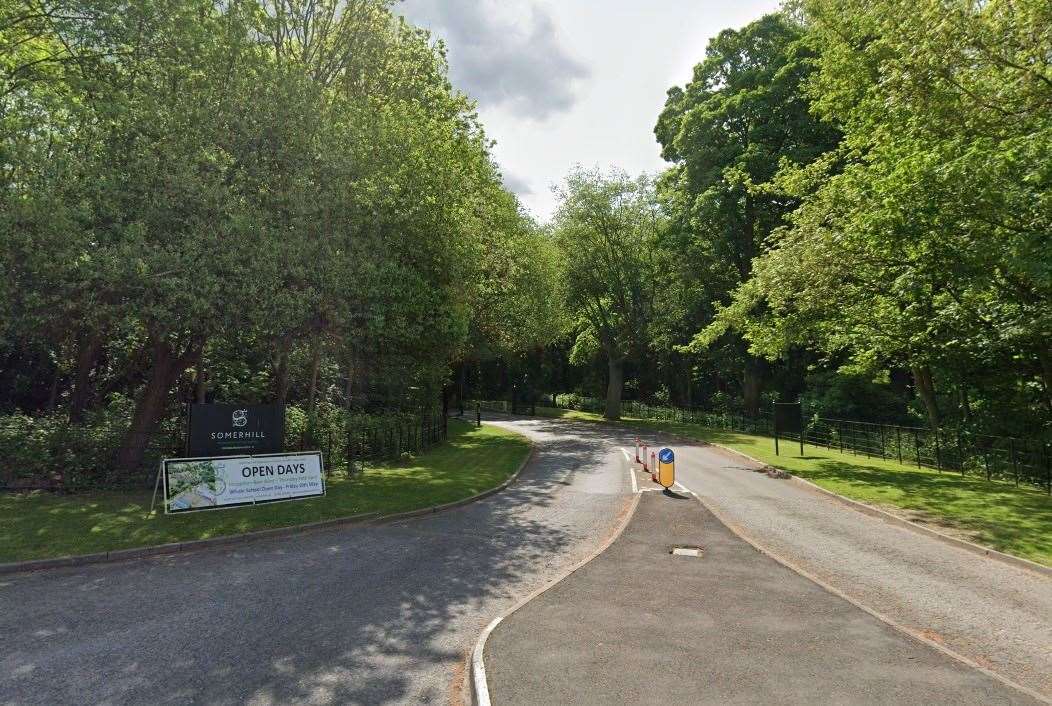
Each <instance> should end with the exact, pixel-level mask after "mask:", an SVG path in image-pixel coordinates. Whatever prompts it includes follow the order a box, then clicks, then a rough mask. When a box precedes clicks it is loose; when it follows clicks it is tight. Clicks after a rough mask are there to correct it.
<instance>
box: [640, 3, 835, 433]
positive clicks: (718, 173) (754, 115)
mask: <svg viewBox="0 0 1052 706" xmlns="http://www.w3.org/2000/svg"><path fill="white" fill-rule="evenodd" d="M802 36H803V29H802V28H801V27H800V26H798V25H797V24H796V23H795V22H793V21H792V20H790V19H788V18H787V17H786V16H785V15H782V14H772V15H767V16H765V17H763V18H762V19H760V20H757V21H756V22H753V23H751V24H749V25H747V26H746V27H744V28H742V29H741V30H724V31H723V32H721V33H720V34H719V35H717V36H716V37H715V38H714V39H713V40H712V41H710V42H709V45H708V48H707V49H706V52H705V53H706V56H705V60H704V61H703V62H701V63H700V64H698V65H697V66H696V67H695V69H694V76H693V79H692V80H691V82H690V83H688V84H687V85H686V86H685V87H684V88H678V87H676V88H672V89H671V90H670V91H669V93H668V100H667V102H666V105H665V109H664V111H663V112H662V114H661V116H660V118H659V120H658V124H657V127H656V128H655V133H656V134H657V138H658V141H659V142H660V143H661V146H662V155H663V156H664V158H665V159H666V160H667V161H669V162H672V163H673V164H674V166H673V167H672V168H671V169H670V170H669V171H668V173H667V174H665V175H664V177H663V179H662V186H663V189H664V190H665V191H666V192H668V196H667V197H666V198H667V200H668V202H669V203H670V205H671V206H673V207H674V208H675V209H676V211H675V212H674V213H673V218H674V219H675V222H676V223H677V224H678V226H679V227H680V228H681V229H682V230H683V231H684V235H683V237H682V238H681V240H680V246H681V248H682V249H683V250H684V251H685V252H686V253H689V257H691V258H692V259H694V260H703V259H707V260H709V261H710V262H712V263H713V264H712V265H710V266H709V267H706V268H705V269H706V270H708V271H707V272H706V276H708V277H710V278H711V279H710V281H709V282H708V283H707V285H708V286H709V288H710V289H712V290H715V291H714V293H715V294H717V295H718V299H719V300H721V301H724V302H725V301H726V300H727V298H728V295H729V292H730V291H731V290H733V288H734V287H735V286H737V285H738V284H740V283H742V282H745V281H747V280H748V279H749V277H750V276H751V273H752V267H753V260H754V258H756V257H757V256H758V255H759V254H760V253H761V252H763V249H764V248H765V241H766V239H767V237H768V236H769V235H770V233H771V232H772V231H773V230H774V229H775V228H777V227H778V226H779V225H781V224H782V223H783V219H784V217H785V215H786V214H787V213H788V212H789V211H791V210H792V208H793V205H794V201H793V199H791V198H789V197H787V195H786V194H784V193H781V192H778V191H775V190H771V189H768V188H765V185H766V184H768V183H769V182H770V181H771V179H772V178H773V177H774V175H775V173H776V172H777V170H778V167H779V165H780V164H782V163H783V162H788V163H792V164H807V163H809V162H811V161H813V160H814V159H815V158H816V157H818V156H819V155H821V154H823V153H824V152H826V151H827V150H829V149H830V148H831V147H833V146H834V145H835V144H836V140H837V135H836V132H835V131H834V130H832V129H831V128H830V127H829V126H828V125H826V124H824V123H822V122H821V121H819V120H817V119H816V118H814V117H813V116H812V115H811V113H810V110H809V103H808V101H807V100H806V98H805V97H804V95H803V92H802V90H801V86H802V84H803V83H804V82H805V81H806V80H807V78H808V76H809V75H810V73H811V70H812V69H811V63H812V60H813V58H814V55H813V53H812V52H810V51H809V50H808V49H807V47H806V46H805V45H804V44H802V43H801V41H800V40H801V37H802ZM765 368H766V366H765V364H764V362H763V360H762V359H761V358H760V357H758V356H755V355H751V354H747V355H745V357H744V365H743V371H742V393H743V397H744V400H745V407H746V409H747V410H748V411H749V412H750V413H753V414H755V413H756V412H757V411H758V408H759V402H760V392H761V390H762V384H763V376H764V373H765Z"/></svg>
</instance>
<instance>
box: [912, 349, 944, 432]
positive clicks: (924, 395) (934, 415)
mask: <svg viewBox="0 0 1052 706" xmlns="http://www.w3.org/2000/svg"><path fill="white" fill-rule="evenodd" d="M910 370H911V371H912V372H913V384H914V386H915V387H916V388H917V395H918V396H919V397H920V398H921V402H922V403H923V404H924V410H925V411H926V412H927V413H928V424H929V425H930V426H931V428H932V430H933V431H938V429H939V406H938V404H936V401H935V383H934V382H932V378H931V368H930V367H928V366H927V365H914V366H912V367H911V368H910Z"/></svg>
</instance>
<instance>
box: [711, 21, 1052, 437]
mask: <svg viewBox="0 0 1052 706" xmlns="http://www.w3.org/2000/svg"><path fill="white" fill-rule="evenodd" d="M801 6H802V10H803V12H804V14H805V17H806V18H807V20H808V22H809V26H810V28H811V39H810V41H811V43H812V44H813V45H814V46H815V47H816V50H817V51H818V55H819V58H818V59H817V61H816V67H817V72H816V74H815V78H814V81H813V82H812V83H811V84H810V87H809V89H808V90H809V93H810V97H811V100H812V101H813V103H814V105H815V106H816V109H817V110H818V111H819V112H820V114H821V115H823V116H824V117H825V118H826V119H828V120H829V121H832V122H835V123H836V124H837V125H838V126H839V128H840V129H841V130H843V132H844V134H845V141H844V144H843V145H842V147H841V148H840V150H839V151H838V152H837V153H836V154H832V155H830V156H829V158H827V159H826V160H823V161H822V162H821V163H818V164H816V165H814V168H810V169H787V170H785V172H784V173H783V174H782V175H781V176H780V177H779V182H781V184H782V185H783V187H784V189H785V190H786V191H788V192H790V193H794V194H795V195H796V196H797V197H798V198H800V199H801V200H802V206H801V207H800V208H799V210H797V211H796V212H795V213H794V214H793V215H792V217H791V218H790V221H791V227H790V228H788V229H786V230H785V231H783V232H781V233H779V234H777V236H776V238H775V245H774V247H773V249H771V251H770V252H768V253H767V254H765V255H764V256H762V257H761V258H760V259H759V260H757V261H756V266H755V271H756V276H755V281H754V282H752V283H749V284H748V285H746V286H744V287H742V288H741V289H740V290H739V291H738V292H737V294H736V295H735V302H734V304H733V305H732V306H731V307H730V308H729V309H728V310H727V311H726V312H725V313H724V315H723V316H722V317H721V318H722V319H723V322H724V323H730V322H734V323H732V325H736V326H738V327H739V328H740V329H743V330H745V331H746V337H747V338H748V339H749V340H750V341H751V343H752V345H753V347H754V348H755V349H757V350H761V351H764V352H766V353H767V354H769V355H777V354H778V353H779V351H782V350H785V348H786V346H788V345H792V344H793V343H800V342H806V343H808V344H810V345H813V346H814V347H816V348H819V349H821V350H824V351H826V352H827V353H829V354H830V355H848V356H849V357H850V359H851V360H852V362H853V364H854V365H856V366H860V367H862V368H869V369H872V368H874V367H881V366H884V367H887V366H895V365H905V366H908V367H909V368H910V369H911V370H912V372H913V379H914V389H915V390H916V392H917V394H918V396H919V397H920V399H921V401H922V402H923V405H924V408H925V412H926V415H927V418H928V421H929V424H930V425H931V426H932V427H933V428H937V427H938V426H939V425H940V423H941V421H942V416H943V413H944V410H942V409H940V405H939V403H938V400H937V380H939V379H940V378H941V379H942V380H943V384H944V385H945V384H948V385H953V386H954V387H955V388H957V390H958V392H959V393H960V394H959V395H958V399H959V401H958V404H959V405H960V406H961V408H962V410H961V415H962V417H964V418H967V417H968V416H970V415H969V404H968V401H967V394H966V393H967V388H968V386H969V384H970V383H971V382H972V381H979V388H980V389H979V393H980V394H981V395H982V396H983V397H984V398H986V399H987V400H988V401H991V400H992V398H993V396H994V390H996V389H997V387H998V386H1002V385H1003V386H1005V387H1007V388H1009V389H1014V390H1017V391H1020V390H1021V391H1024V392H1023V394H1022V395H1019V394H1014V395H1013V396H1014V398H1015V400H1014V402H1013V404H1012V405H1011V407H1010V409H1011V416H1012V417H1017V416H1018V415H1019V414H1020V413H1021V412H1025V410H1026V409H1027V408H1032V407H1033V405H1034V403H1035V401H1036V400H1035V397H1034V396H1031V393H1029V392H1026V391H1027V390H1041V393H1040V397H1038V399H1041V398H1043V402H1042V404H1043V405H1044V407H1045V410H1046V412H1045V415H1044V417H1045V419H1046V420H1047V418H1048V416H1047V414H1048V412H1049V411H1052V397H1050V396H1049V390H1050V389H1052V387H1050V385H1052V380H1050V378H1049V377H1048V370H1049V367H1048V359H1049V353H1048V351H1049V347H1048V341H1049V340H1050V338H1052V319H1050V311H1052V306H1050V305H1049V304H1050V301H1052V257H1050V254H1049V250H1048V247H1047V237H1048V232H1049V231H1050V229H1052V221H1050V215H1049V214H1050V213H1052V211H1050V210H1049V208H1048V204H1049V203H1050V198H1052V197H1050V194H1052V178H1050V172H1049V170H1048V159H1047V155H1048V153H1049V150H1050V148H1052V119H1050V117H1049V116H1050V113H1049V110H1048V106H1049V105H1052V67H1050V64H1049V60H1048V52H1047V48H1048V46H1049V45H1050V44H1052V34H1050V32H1052V30H1050V24H1052V23H1050V20H1052V14H1050V13H1052V9H1050V7H1049V5H1048V3H1043V2H1025V1H1024V2H1011V3H1009V2H994V3H984V4H982V5H977V4H973V3H967V2H954V3H949V4H947V3H941V2H934V1H933V2H922V3H921V4H919V5H918V4H916V3H912V4H909V5H907V4H906V3H905V2H900V1H898V0H878V2H872V3H871V2H861V1H855V0H813V1H812V0H808V1H806V2H803V3H802V4H801ZM721 325H722V324H719V323H718V324H717V326H716V327H715V328H714V329H713V330H710V331H708V332H707V334H706V335H707V336H708V337H709V338H711V337H712V335H715V334H716V333H717V332H718V330H719V327H720V326H721ZM1005 376H1008V377H1010V379H1009V380H1006V381H1005V382H1001V380H1002V379H1003V378H1004V377H1005ZM1034 383H1036V384H1034ZM991 411H992V410H991ZM1006 411H1007V410H1006ZM990 416H991V417H995V416H997V415H996V414H992V415H990Z"/></svg>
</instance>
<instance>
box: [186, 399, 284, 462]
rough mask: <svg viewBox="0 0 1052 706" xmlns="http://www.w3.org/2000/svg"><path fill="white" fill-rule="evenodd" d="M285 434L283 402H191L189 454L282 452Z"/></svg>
mask: <svg viewBox="0 0 1052 706" xmlns="http://www.w3.org/2000/svg"><path fill="white" fill-rule="evenodd" d="M284 437H285V407H284V405H280V404H277V405H247V404H237V405H225V404H195V405H191V406H190V438H189V440H188V441H189V443H188V444H187V452H188V453H187V455H188V456H190V457H194V458H211V457H217V456H248V455H252V454H274V453H280V452H281V450H282V447H283V445H284Z"/></svg>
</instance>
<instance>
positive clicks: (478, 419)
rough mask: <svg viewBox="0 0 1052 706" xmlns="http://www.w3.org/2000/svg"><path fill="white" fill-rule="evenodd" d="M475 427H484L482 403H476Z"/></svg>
mask: <svg viewBox="0 0 1052 706" xmlns="http://www.w3.org/2000/svg"><path fill="white" fill-rule="evenodd" d="M475 426H477V427H480V426H482V403H481V402H477V401H476V402H475Z"/></svg>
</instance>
